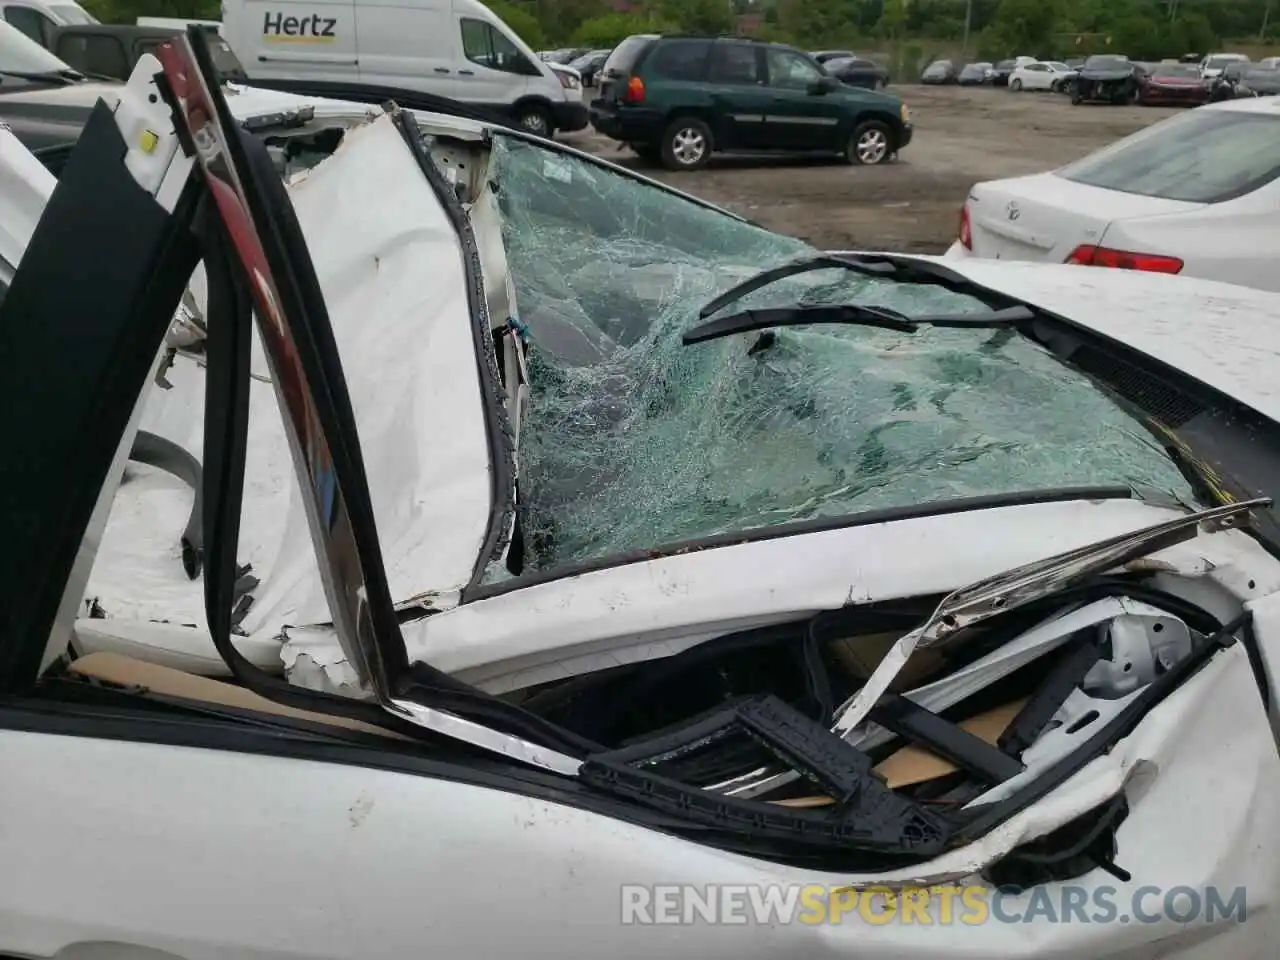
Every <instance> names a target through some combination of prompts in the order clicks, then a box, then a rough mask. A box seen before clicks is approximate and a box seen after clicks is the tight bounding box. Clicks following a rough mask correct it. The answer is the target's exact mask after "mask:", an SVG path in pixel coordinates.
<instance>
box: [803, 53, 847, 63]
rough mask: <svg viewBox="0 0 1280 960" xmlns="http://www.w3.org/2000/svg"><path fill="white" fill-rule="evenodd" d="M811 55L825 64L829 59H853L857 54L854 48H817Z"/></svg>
mask: <svg viewBox="0 0 1280 960" xmlns="http://www.w3.org/2000/svg"><path fill="white" fill-rule="evenodd" d="M810 56H811V57H813V59H815V60H817V61H818V63H823V64H825V63H826V62H827V61H828V60H852V59H854V58H855V57H857V54H856V53H854V52H853V51H852V50H815V51H814V52H813V53H811V54H810Z"/></svg>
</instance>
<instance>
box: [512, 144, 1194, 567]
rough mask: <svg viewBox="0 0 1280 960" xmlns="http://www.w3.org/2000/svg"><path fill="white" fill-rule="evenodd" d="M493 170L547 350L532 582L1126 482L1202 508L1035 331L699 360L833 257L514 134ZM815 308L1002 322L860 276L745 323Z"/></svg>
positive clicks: (528, 301) (852, 331)
mask: <svg viewBox="0 0 1280 960" xmlns="http://www.w3.org/2000/svg"><path fill="white" fill-rule="evenodd" d="M489 179H490V182H491V184H492V185H493V189H495V190H496V192H497V196H498V203H499V207H500V209H501V212H502V215H503V235H504V240H505V244H506V249H507V257H508V263H509V267H510V270H511V275H512V278H513V280H514V284H515V291H516V301H517V304H518V306H519V312H520V317H519V319H520V320H521V321H522V322H523V324H524V326H525V328H526V329H527V331H528V335H529V341H530V345H529V357H528V368H529V377H530V389H531V396H530V402H529V406H528V409H527V411H526V413H525V415H524V418H523V420H522V423H521V425H520V435H519V436H520V455H519V491H520V500H521V506H520V517H521V527H522V533H523V536H524V541H525V566H524V570H523V571H522V573H523V574H530V573H534V572H538V571H544V570H547V569H549V568H552V567H558V566H561V565H564V564H570V563H575V562H584V561H590V560H594V559H598V558H601V557H605V556H609V555H612V554H616V553H620V552H623V551H629V550H635V549H643V548H649V547H653V546H657V545H664V544H672V543H675V542H679V541H687V540H692V539H697V538H702V537H707V536H711V535H715V534H721V533H728V532H733V531H743V530H748V529H752V528H761V527H769V526H773V525H776V524H782V523H787V522H790V521H799V520H807V519H813V518H835V517H839V516H841V515H847V514H852V513H857V512H861V511H865V510H868V509H871V508H877V507H889V506H906V505H912V504H917V503H926V502H929V501H937V500H944V499H951V498H955V497H964V496H972V495H979V494H997V493H1005V492H1014V491H1019V490H1027V489H1042V488H1051V487H1063V486H1070V485H1078V484H1112V483H1120V484H1128V485H1131V486H1134V487H1138V488H1143V487H1146V488H1151V487H1154V488H1158V489H1160V490H1161V491H1164V492H1166V493H1172V494H1175V495H1177V496H1179V497H1181V498H1183V499H1185V500H1186V501H1188V502H1190V501H1192V500H1194V496H1193V494H1192V491H1191V490H1190V489H1189V488H1188V486H1187V484H1186V482H1185V481H1184V479H1183V477H1182V476H1181V474H1180V473H1179V472H1178V471H1177V470H1176V469H1175V467H1174V465H1173V463H1172V462H1171V461H1170V460H1169V459H1168V458H1167V457H1166V456H1165V454H1164V453H1163V452H1162V450H1161V448H1160V447H1159V446H1158V445H1157V444H1156V443H1155V442H1154V441H1153V439H1152V437H1151V435H1150V434H1149V433H1147V432H1146V430H1145V429H1144V428H1143V426H1142V425H1141V424H1140V423H1139V422H1138V421H1137V420H1135V419H1133V418H1132V417H1131V416H1129V415H1128V414H1127V413H1126V412H1125V411H1124V410H1122V409H1121V408H1120V407H1119V406H1117V405H1116V404H1115V403H1113V402H1112V401H1111V400H1110V399H1109V398H1108V397H1107V396H1106V395H1105V394H1103V393H1102V392H1101V391H1100V390H1099V389H1098V388H1097V387H1095V386H1094V385H1093V384H1092V383H1091V382H1090V381H1089V380H1088V379H1087V378H1086V377H1085V376H1083V375H1082V374H1079V373H1076V372H1074V371H1072V370H1070V369H1068V368H1067V367H1065V366H1063V365H1062V364H1061V363H1060V362H1058V361H1057V360H1055V359H1054V358H1053V357H1052V356H1051V355H1049V354H1048V353H1047V352H1045V351H1044V350H1042V349H1041V348H1040V347H1039V346H1037V345H1035V344H1033V343H1031V342H1029V341H1027V340H1025V339H1023V338H1022V337H1020V336H1019V335H1017V334H1016V333H1014V332H1012V331H1009V330H1005V331H999V332H993V331H991V330H973V329H969V330H962V329H922V330H920V331H919V332H916V333H911V334H902V333H895V332H891V331H886V330H877V329H868V328H860V327H841V326H831V325H828V326H810V327H795V328H788V329H779V330H771V331H768V332H765V333H763V334H761V333H754V334H743V335H739V336H729V337H725V338H723V339H720V340H715V341H710V342H706V343H700V344H697V345H693V346H683V345H682V343H681V334H682V333H683V332H684V331H685V330H687V329H688V328H690V327H692V326H694V325H696V324H697V323H699V322H700V321H699V319H698V310H699V308H700V307H701V306H702V305H703V304H705V303H706V302H707V301H709V300H711V299H712V298H713V297H714V296H716V295H717V294H718V293H720V292H723V291H724V290H727V289H728V288H730V287H732V286H734V285H735V284H737V283H739V282H741V281H742V280H744V279H746V278H748V277H750V276H753V275H754V274H756V273H758V272H759V271H760V270H762V269H765V268H768V267H773V266H776V265H779V264H781V263H785V262H788V261H790V260H793V259H795V258H797V257H801V256H809V255H812V254H814V253H815V252H816V251H815V250H814V249H813V248H812V247H810V246H808V245H807V244H805V243H802V242H801V241H799V240H794V239H791V238H788V237H784V236H780V235H778V234H774V233H770V232H768V231H766V230H763V229H761V228H758V227H755V226H752V225H750V224H749V223H746V222H743V221H740V220H737V219H734V218H731V217H729V216H726V215H724V214H722V213H719V212H717V211H715V210H711V209H708V208H705V207H702V206H699V205H697V204H695V203H692V202H690V201H689V200H687V199H684V198H682V197H680V196H678V195H675V194H671V193H668V192H666V191H664V190H661V189H659V188H656V187H654V186H651V185H647V184H645V183H643V182H641V181H637V180H634V179H631V178H629V177H625V176H622V175H620V174H617V173H614V172H611V171H610V170H608V169H607V168H604V167H601V166H598V165H596V164H593V163H591V162H589V161H587V160H585V159H579V158H575V157H573V156H570V155H565V154H561V153H559V152H553V151H551V150H547V149H545V148H542V147H539V146H536V145H534V144H532V143H530V142H528V141H525V140H521V139H516V138H507V137H503V136H498V137H496V138H495V140H494V145H493V153H492V166H491V169H490V178H489ZM797 302H804V303H812V304H821V303H838V302H845V303H848V302H857V303H863V304H875V305H882V306H888V307H892V308H893V309H895V310H898V311H901V312H902V313H905V314H908V315H922V314H924V313H938V312H947V313H960V312H977V311H985V310H986V309H987V307H986V306H985V305H984V304H982V303H980V302H979V301H977V300H975V299H973V298H970V297H966V296H962V295H958V294H954V293H950V292H948V291H945V290H943V289H941V288H939V287H936V286H924V285H911V284H904V283H899V282H895V281H889V280H883V279H879V278H865V277H857V276H854V275H851V274H849V273H847V272H842V271H838V270H825V271H819V272H816V273H812V274H806V275H803V276H800V277H794V278H791V279H789V280H785V281H782V282H779V283H776V284H773V285H770V286H768V287H765V288H764V289H762V290H759V291H757V292H756V293H754V294H752V295H750V296H749V297H747V298H746V299H744V300H743V301H741V302H739V303H737V304H735V305H734V306H733V307H731V308H729V309H730V310H731V311H737V310H742V309H747V308H751V307H760V306H787V305H792V304H795V303H797ZM490 576H491V577H492V578H499V577H503V576H509V574H506V573H505V572H499V571H496V570H495V571H493V572H491V574H490Z"/></svg>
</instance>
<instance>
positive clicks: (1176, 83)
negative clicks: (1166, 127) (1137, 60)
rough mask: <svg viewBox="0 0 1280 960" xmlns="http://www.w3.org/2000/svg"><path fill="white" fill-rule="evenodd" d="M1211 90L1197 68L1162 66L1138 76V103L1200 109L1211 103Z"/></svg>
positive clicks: (1181, 64)
mask: <svg viewBox="0 0 1280 960" xmlns="http://www.w3.org/2000/svg"><path fill="white" fill-rule="evenodd" d="M1210 88H1211V84H1210V83H1209V82H1208V81H1206V80H1204V79H1203V78H1201V76H1200V68H1199V67H1198V66H1196V65H1195V64H1186V63H1160V64H1156V65H1154V66H1153V67H1151V69H1150V72H1146V73H1143V74H1140V75H1139V76H1138V102H1139V103H1144V104H1177V103H1186V104H1193V105H1198V104H1201V103H1207V102H1208V101H1209V93H1210Z"/></svg>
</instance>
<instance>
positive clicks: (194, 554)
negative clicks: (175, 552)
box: [129, 430, 204, 580]
mask: <svg viewBox="0 0 1280 960" xmlns="http://www.w3.org/2000/svg"><path fill="white" fill-rule="evenodd" d="M129 459H130V460H133V461H134V462H135V463H144V464H147V465H148V466H152V467H155V468H156V469H158V470H163V471H165V472H166V473H171V474H173V475H174V476H175V477H177V478H178V479H179V480H181V481H183V482H184V483H185V484H186V485H187V486H189V487H190V488H191V489H192V490H193V491H195V496H194V497H193V499H192V501H191V513H190V514H188V516H187V525H186V527H185V528H183V531H182V568H183V570H185V571H186V573H187V577H188V578H189V579H191V580H194V579H195V578H196V577H198V576H200V568H201V566H202V564H203V560H204V557H203V552H204V528H203V526H202V513H201V504H202V503H203V496H202V494H201V490H200V487H201V483H200V461H199V460H197V459H196V458H195V457H193V456H192V455H191V453H190V452H189V451H188V450H187V449H186V448H185V447H181V446H179V445H178V444H176V443H174V442H173V441H172V440H170V439H168V438H167V437H161V436H158V435H157V434H154V433H149V432H148V431H146V430H139V431H138V433H137V435H136V436H135V437H134V438H133V449H132V450H130V451H129Z"/></svg>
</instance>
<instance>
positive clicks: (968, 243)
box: [959, 203, 973, 250]
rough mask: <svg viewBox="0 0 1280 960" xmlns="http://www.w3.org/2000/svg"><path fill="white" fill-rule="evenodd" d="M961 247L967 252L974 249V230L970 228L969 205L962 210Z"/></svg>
mask: <svg viewBox="0 0 1280 960" xmlns="http://www.w3.org/2000/svg"><path fill="white" fill-rule="evenodd" d="M959 239H960V245H961V246H962V247H964V248H965V249H966V250H972V249H973V229H972V228H971V227H970V226H969V205H968V204H967V203H966V204H965V205H964V206H963V207H961V208H960V237H959Z"/></svg>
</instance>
